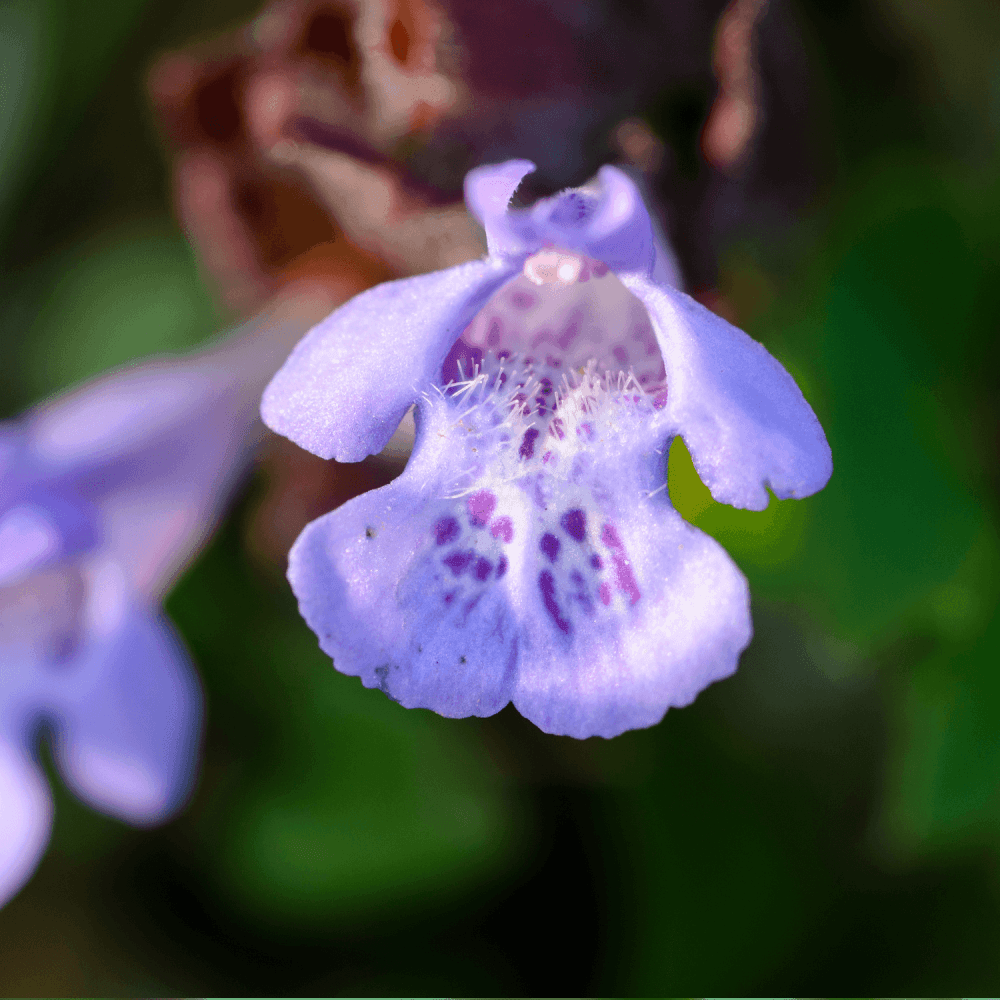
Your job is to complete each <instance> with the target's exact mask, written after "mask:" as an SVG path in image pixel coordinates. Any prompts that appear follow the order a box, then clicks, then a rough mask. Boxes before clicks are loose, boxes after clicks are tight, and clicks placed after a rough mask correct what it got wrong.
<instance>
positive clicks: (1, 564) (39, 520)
mask: <svg viewBox="0 0 1000 1000" xmlns="http://www.w3.org/2000/svg"><path fill="white" fill-rule="evenodd" d="M311 315H316V313H315V311H313V312H312V313H311ZM286 319H287V317H283V316H282V315H281V308H280V307H279V308H278V309H277V310H274V311H272V312H271V313H270V314H265V315H263V316H262V317H261V318H259V319H258V320H257V322H256V324H255V325H254V326H252V327H250V328H249V329H245V330H244V331H242V332H241V334H240V335H239V336H235V337H233V338H231V339H230V340H229V341H228V342H226V343H225V344H223V345H222V346H221V347H219V348H217V349H215V350H213V351H211V352H207V353H204V354H201V355H199V356H194V357H189V358H185V359H178V360H158V361H153V362H150V363H147V364H145V365H143V366H141V367H137V368H132V369H130V370H123V371H120V372H116V373H113V374H111V375H107V376H104V377H102V378H100V379H98V380H97V381H95V382H92V383H90V384H88V385H85V386H83V387H82V388H80V389H78V390H76V391H74V392H72V393H70V394H69V395H67V396H65V397H62V398H60V399H57V400H55V401H53V402H51V403H48V404H45V405H43V406H41V407H39V408H38V409H36V410H34V411H32V412H30V413H28V414H27V415H26V416H25V417H24V418H22V419H21V420H18V421H10V422H7V423H0V905H2V904H3V903H4V902H5V901H6V900H8V899H9V898H10V897H11V896H12V895H13V894H14V893H15V892H16V891H17V890H18V889H19V888H20V887H21V885H22V884H23V883H24V882H25V881H26V879H27V878H28V877H29V876H30V874H31V872H32V871H33V869H34V867H35V865H36V864H37V862H38V859H39V857H40V856H41V854H42V852H43V851H44V849H45V845H46V843H47V841H48V836H49V829H50V826H51V821H52V801H51V797H50V795H49V791H48V788H47V787H46V783H45V779H44V776H43V774H42V771H41V769H40V768H39V766H38V764H37V763H36V761H35V758H34V744H35V741H36V739H37V736H38V729H39V727H40V726H41V725H43V724H47V725H48V726H49V727H50V728H51V731H52V734H53V737H54V757H55V762H56V765H57V767H58V769H59V771H60V772H61V774H62V776H63V777H64V778H65V780H66V782H67V784H68V785H69V787H70V788H71V789H72V790H73V791H74V792H75V793H76V794H77V795H79V796H80V797H81V798H82V799H84V800H85V801H86V802H88V803H90V804H91V805H92V806H94V807H95V808H97V809H100V810H101V811H103V812H106V813H109V814H110V815H113V816H116V817H118V818H120V819H123V820H125V821H127V822H129V823H132V824H135V825H137V826H144V825H147V824H151V823H156V822H159V821H161V820H163V819H165V818H166V817H168V816H169V815H170V814H171V813H172V812H173V811H174V810H176V809H177V808H178V806H179V805H180V804H181V803H182V802H183V800H184V798H185V796H186V795H187V794H188V792H189V791H190V788H191V784H192V780H193V777H194V773H195V763H196V758H197V747H198V739H199V729H200V721H201V693H200V690H199V686H198V681H197V677H196V675H195V673H194V670H193V669H192V666H191V664H190V662H189V660H188V657H187V655H186V653H185V652H184V650H183V648H182V647H181V644H180V642H179V640H178V638H177V636H176V635H175V633H174V631H173V629H172V628H171V626H170V625H169V623H168V622H167V621H166V620H165V619H164V618H163V616H162V614H161V612H160V607H159V605H160V600H161V598H162V596H163V594H164V592H165V591H166V589H167V587H168V585H169V584H170V582H171V581H172V580H173V579H174V578H175V577H176V575H177V573H178V571H179V570H180V569H181V568H182V566H183V565H184V563H185V562H186V561H187V560H188V559H189V558H190V557H191V556H192V554H193V553H194V552H195V550H196V549H197V548H198V546H199V545H200V544H201V543H202V542H203V541H204V539H205V538H206V536H207V535H208V533H209V532H210V531H211V529H212V528H213V527H214V524H215V522H216V520H217V518H218V516H219V514H220V513H221V512H222V508H223V506H224V502H225V500H226V499H227V497H228V495H229V492H230V489H229V488H230V487H231V486H232V484H233V482H234V480H235V479H236V477H237V476H238V474H239V473H240V472H241V471H243V469H244V468H245V463H246V459H247V458H248V456H249V454H250V447H251V445H252V444H253V441H254V438H255V428H259V423H258V422H257V420H256V399H257V398H258V397H259V392H260V389H261V387H262V386H263V385H264V383H265V382H266V380H267V378H268V377H269V376H270V374H272V373H273V372H274V370H275V368H276V367H277V362H278V360H279V359H280V357H282V356H283V354H284V352H285V350H287V348H284V349H283V348H282V345H281V341H282V339H283V338H284V341H285V343H287V342H288V336H287V332H284V331H286V330H287V328H288V327H289V326H290V327H291V328H292V330H293V332H294V335H295V336H300V335H301V333H302V331H303V330H304V329H306V328H307V327H308V325H309V320H308V319H305V318H304V319H303V321H300V322H298V323H297V324H296V323H291V324H289V323H287V322H286ZM275 321H277V323H276V322H275ZM279 328H280V329H279ZM276 331H277V332H278V335H277V336H276V335H275V332H276Z"/></svg>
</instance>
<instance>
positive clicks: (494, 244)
mask: <svg viewBox="0 0 1000 1000" xmlns="http://www.w3.org/2000/svg"><path fill="white" fill-rule="evenodd" d="M534 170H535V165H534V163H532V162H531V161H530V160H508V161H507V162H506V163H501V164H499V165H498V166H495V167H492V166H491V167H477V168H476V169H475V170H470V171H469V173H467V174H466V175H465V204H466V205H467V206H468V208H469V211H470V212H471V213H472V214H473V215H474V216H475V217H476V218H477V219H478V220H479V222H480V223H481V224H482V226H483V228H484V229H485V230H486V241H487V246H488V247H489V251H490V253H491V254H500V255H511V254H517V253H520V252H522V251H523V250H525V249H533V248H526V247H525V246H524V245H523V244H522V242H521V240H519V239H518V238H517V237H516V236H515V235H514V234H513V233H512V232H511V231H510V227H509V226H508V224H507V218H506V217H507V208H508V206H509V205H510V200H511V198H512V197H513V196H514V192H515V191H516V190H517V188H518V186H519V185H520V183H521V181H522V180H524V178H525V177H526V176H527V175H528V174H530V173H533V172H534Z"/></svg>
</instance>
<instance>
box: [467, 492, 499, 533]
mask: <svg viewBox="0 0 1000 1000" xmlns="http://www.w3.org/2000/svg"><path fill="white" fill-rule="evenodd" d="M496 505H497V498H496V495H495V494H494V493H492V492H491V491H490V490H479V491H478V492H476V493H473V494H472V495H471V496H470V497H467V498H466V501H465V506H466V509H467V510H468V512H469V521H470V522H471V523H472V526H473V527H474V528H485V527H486V525H487V524H489V521H490V518H491V517H492V516H493V511H494V509H495V508H496Z"/></svg>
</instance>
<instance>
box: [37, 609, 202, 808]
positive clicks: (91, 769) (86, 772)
mask: <svg viewBox="0 0 1000 1000" xmlns="http://www.w3.org/2000/svg"><path fill="white" fill-rule="evenodd" d="M103 610H104V611H105V620H104V621H103V622H101V623H99V625H98V627H99V629H101V630H103V631H104V632H105V634H104V635H103V636H102V635H97V636H96V637H95V638H94V639H93V640H92V641H91V642H90V643H89V644H88V645H87V646H86V647H84V648H82V649H81V650H80V653H79V655H78V657H77V658H76V659H75V661H74V662H72V663H69V664H66V665H65V666H64V668H63V669H64V670H65V671H66V675H65V677H64V678H62V683H60V684H58V685H53V686H52V689H51V695H50V701H49V704H50V706H51V711H52V713H53V715H54V717H55V720H56V729H57V737H56V761H57V763H58V765H59V769H60V771H61V772H62V774H63V776H64V778H65V779H66V782H67V784H68V785H69V786H70V787H71V788H72V789H73V791H74V792H76V794H77V795H79V796H80V797H81V798H82V799H84V800H85V801H87V802H88V803H90V804H91V805H92V806H94V807H95V808H96V809H100V810H102V811H103V812H107V813H110V814H111V815H113V816H118V817H119V818H121V819H124V820H126V821H127V822H129V823H134V824H136V825H146V824H149V823H156V822H159V821H161V820H163V819H166V818H167V817H168V816H169V815H170V814H171V813H172V812H174V811H175V810H176V809H177V808H178V807H179V806H180V804H181V803H182V802H183V800H184V798H185V797H186V796H187V794H188V792H189V791H190V789H191V783H192V780H193V777H194V765H195V763H196V759H197V752H198V739H199V730H200V723H201V692H200V690H199V688H198V682H197V680H196V678H195V675H194V671H193V670H192V668H191V666H190V664H189V662H188V659H187V656H186V654H185V653H184V651H183V649H182V648H181V646H180V642H179V641H178V639H177V637H176V636H175V634H174V632H173V630H172V628H171V627H170V626H169V625H168V624H167V623H166V622H165V621H164V620H163V619H162V618H161V617H160V616H159V615H158V614H156V613H155V612H153V611H152V610H150V609H147V608H143V607H141V606H140V607H136V606H125V607H117V608H112V609H103ZM116 622H117V627H116Z"/></svg>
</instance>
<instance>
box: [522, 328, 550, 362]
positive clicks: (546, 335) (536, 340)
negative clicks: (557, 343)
mask: <svg viewBox="0 0 1000 1000" xmlns="http://www.w3.org/2000/svg"><path fill="white" fill-rule="evenodd" d="M554 339H555V338H554V337H553V336H552V331H551V330H544V329H542V330H539V331H538V333H536V334H535V335H534V337H532V338H531V346H532V347H538V345H539V344H544V343H545V341H547V340H550V341H551V340H554ZM524 363H525V364H531V361H530V360H529V359H528V358H525V359H524Z"/></svg>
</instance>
